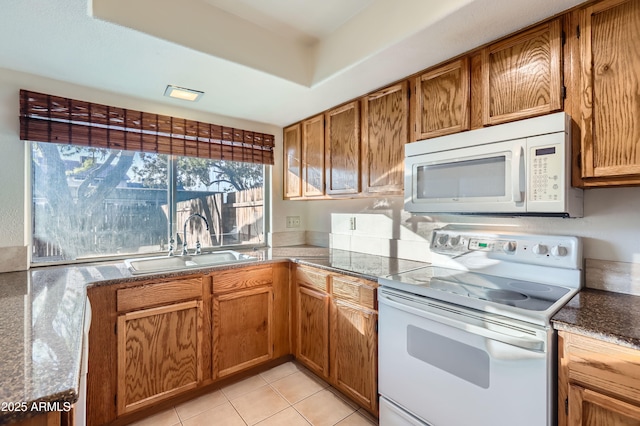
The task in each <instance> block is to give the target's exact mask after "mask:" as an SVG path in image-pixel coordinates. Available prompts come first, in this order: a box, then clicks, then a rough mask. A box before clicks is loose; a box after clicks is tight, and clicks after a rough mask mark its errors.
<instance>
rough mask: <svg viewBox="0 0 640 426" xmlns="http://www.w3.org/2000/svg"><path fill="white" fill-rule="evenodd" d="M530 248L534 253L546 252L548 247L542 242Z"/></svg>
mask: <svg viewBox="0 0 640 426" xmlns="http://www.w3.org/2000/svg"><path fill="white" fill-rule="evenodd" d="M532 250H533V252H534V253H535V254H547V252H548V251H549V248H548V247H547V246H545V245H544V244H536V245H535V246H533V249H532Z"/></svg>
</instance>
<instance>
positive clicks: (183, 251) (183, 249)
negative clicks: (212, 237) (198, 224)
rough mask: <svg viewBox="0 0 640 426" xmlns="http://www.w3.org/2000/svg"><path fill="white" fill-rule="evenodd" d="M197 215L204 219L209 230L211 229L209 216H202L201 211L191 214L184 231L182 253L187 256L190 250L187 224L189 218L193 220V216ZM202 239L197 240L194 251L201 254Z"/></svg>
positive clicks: (187, 221)
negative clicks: (208, 220) (188, 247)
mask: <svg viewBox="0 0 640 426" xmlns="http://www.w3.org/2000/svg"><path fill="white" fill-rule="evenodd" d="M194 216H197V217H199V218H200V219H202V220H204V224H205V225H206V226H207V231H208V230H209V222H207V218H206V217H204V216H202V215H201V214H200V213H194V214H192V215H191V216H189V217H188V218H187V219H186V220H185V221H184V229H183V232H182V238H183V241H182V255H183V256H186V255H188V254H189V251H188V250H187V224H188V223H189V220H191V218H192V217H194ZM200 247H201V246H200V240H197V241H196V251H195V252H194V254H200Z"/></svg>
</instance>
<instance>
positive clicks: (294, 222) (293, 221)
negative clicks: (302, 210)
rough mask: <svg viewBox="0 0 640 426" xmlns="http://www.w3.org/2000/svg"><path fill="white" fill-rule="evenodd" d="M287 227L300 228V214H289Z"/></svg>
mask: <svg viewBox="0 0 640 426" xmlns="http://www.w3.org/2000/svg"><path fill="white" fill-rule="evenodd" d="M287 228H300V216H287Z"/></svg>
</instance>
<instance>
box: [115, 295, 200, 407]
mask: <svg viewBox="0 0 640 426" xmlns="http://www.w3.org/2000/svg"><path fill="white" fill-rule="evenodd" d="M118 331H119V332H118V415H121V414H126V413H128V412H131V411H133V410H137V409H140V408H143V407H146V406H149V405H152V404H155V403H157V402H158V401H161V400H164V399H166V398H169V397H171V396H174V395H176V394H179V393H182V392H184V391H186V390H189V389H193V388H195V387H196V386H197V384H198V381H199V380H201V378H202V367H201V349H200V345H201V342H202V301H196V300H194V301H189V302H183V303H176V304H171V305H167V306H162V307H157V308H151V309H143V310H139V311H133V312H129V313H126V314H122V315H119V316H118Z"/></svg>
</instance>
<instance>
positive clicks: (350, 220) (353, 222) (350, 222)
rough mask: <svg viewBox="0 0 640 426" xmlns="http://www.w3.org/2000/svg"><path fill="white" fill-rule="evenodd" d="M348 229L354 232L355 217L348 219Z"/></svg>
mask: <svg viewBox="0 0 640 426" xmlns="http://www.w3.org/2000/svg"><path fill="white" fill-rule="evenodd" d="M349 229H351V230H352V231H355V230H356V218H355V217H352V218H349Z"/></svg>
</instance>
